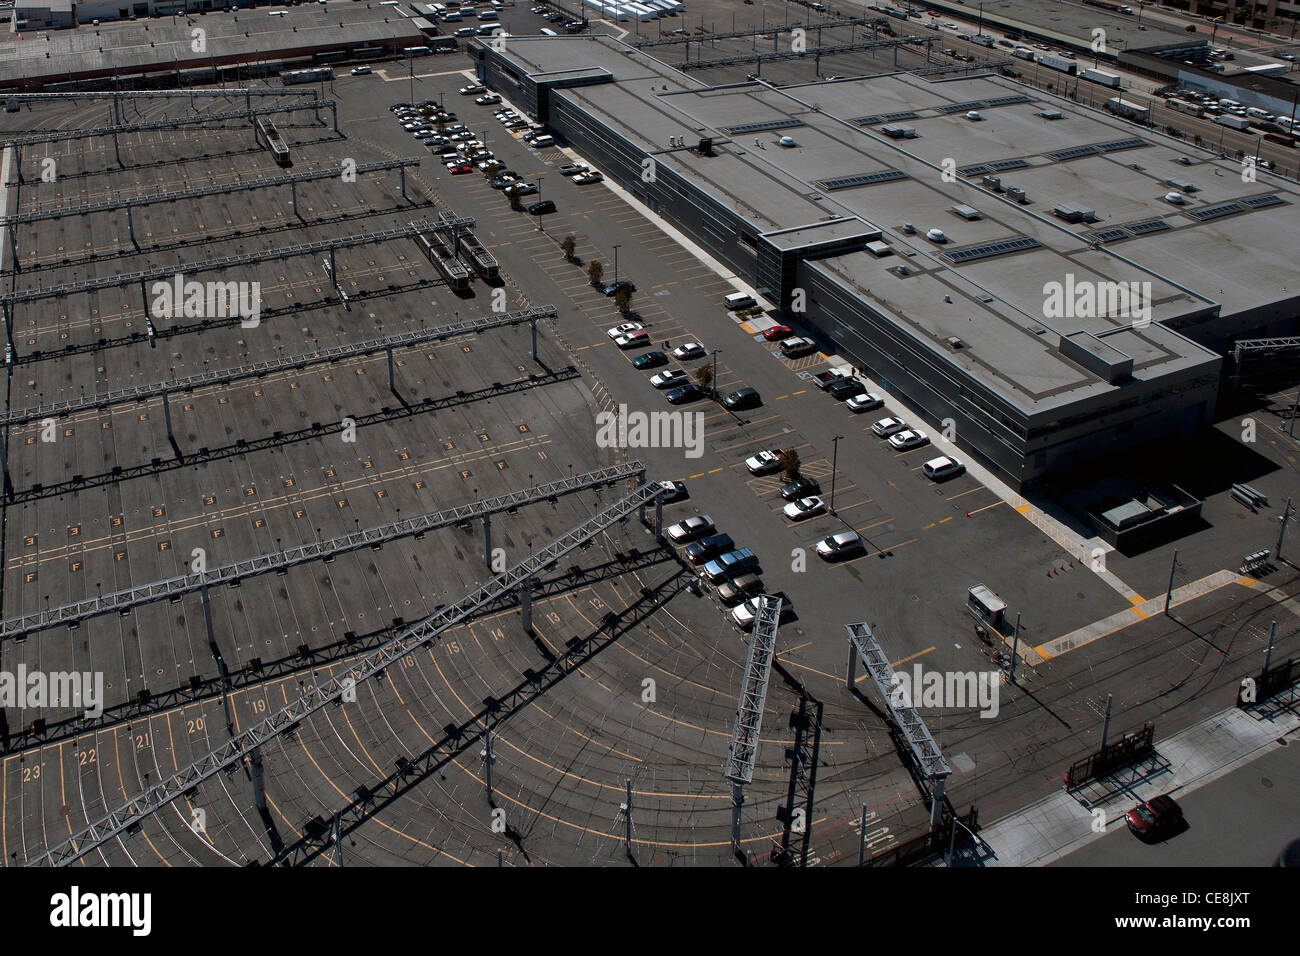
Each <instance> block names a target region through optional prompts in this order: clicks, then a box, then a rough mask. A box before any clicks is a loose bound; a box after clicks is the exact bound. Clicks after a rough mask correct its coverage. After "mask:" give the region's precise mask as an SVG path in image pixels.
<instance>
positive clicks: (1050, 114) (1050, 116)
mask: <svg viewBox="0 0 1300 956" xmlns="http://www.w3.org/2000/svg"><path fill="white" fill-rule="evenodd" d="M1038 115H1039V116H1041V117H1042V118H1043V119H1045V120H1059V119H1064V118H1065V116H1064V114H1062V113H1061V111H1060V110H1043V111H1042V112H1041V113H1039V114H1038Z"/></svg>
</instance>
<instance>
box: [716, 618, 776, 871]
mask: <svg viewBox="0 0 1300 956" xmlns="http://www.w3.org/2000/svg"><path fill="white" fill-rule="evenodd" d="M780 620H781V598H779V597H773V596H772V595H770V594H762V595H759V598H758V609H757V615H756V616H755V619H754V632H753V634H752V635H751V636H750V638H749V656H748V657H747V658H746V659H745V673H744V676H743V677H742V678H741V681H740V706H739V708H738V709H737V711H736V722H735V725H734V726H733V727H732V730H731V747H730V748H729V749H728V751H727V762H726V764H725V765H724V767H723V774H724V776H726V778H727V779H728V780H730V781H731V850H732V852H733V853H734V854H735V855H736V856H737V857H739V858H741V859H744V853H743V851H742V849H741V845H740V809H741V807H743V806H744V804H745V792H744V787H745V785H746V784H749V783H752V782H753V780H754V760H755V759H756V758H757V756H758V740H759V733H760V732H761V731H762V728H763V706H764V705H765V704H766V702H767V683H768V678H769V677H770V676H771V674H772V658H773V656H774V655H775V654H776V629H777V625H778V624H779V623H780Z"/></svg>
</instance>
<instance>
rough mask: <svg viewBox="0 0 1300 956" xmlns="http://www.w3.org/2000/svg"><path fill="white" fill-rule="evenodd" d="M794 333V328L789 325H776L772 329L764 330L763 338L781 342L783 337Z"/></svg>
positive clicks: (786, 337) (785, 337)
mask: <svg viewBox="0 0 1300 956" xmlns="http://www.w3.org/2000/svg"><path fill="white" fill-rule="evenodd" d="M793 334H794V329H792V328H790V326H788V325H774V326H772V327H771V328H770V329H764V330H763V338H764V339H766V340H767V341H769V342H779V341H781V340H782V339H788V338H789V337H790V336H791V335H793Z"/></svg>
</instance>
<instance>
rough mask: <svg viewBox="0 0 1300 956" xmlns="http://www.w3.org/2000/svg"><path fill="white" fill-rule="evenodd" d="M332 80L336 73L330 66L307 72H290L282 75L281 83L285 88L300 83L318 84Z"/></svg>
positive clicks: (307, 70)
mask: <svg viewBox="0 0 1300 956" xmlns="http://www.w3.org/2000/svg"><path fill="white" fill-rule="evenodd" d="M332 79H334V71H333V70H331V69H330V68H329V67H328V66H320V67H315V68H312V69H306V70H288V71H287V72H284V73H281V74H280V83H281V84H282V85H283V86H294V85H296V84H298V83H317V82H324V81H326V80H332Z"/></svg>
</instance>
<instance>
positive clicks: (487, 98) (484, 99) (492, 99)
mask: <svg viewBox="0 0 1300 956" xmlns="http://www.w3.org/2000/svg"><path fill="white" fill-rule="evenodd" d="M474 102H475V103H477V104H478V105H479V106H491V105H492V104H493V103H500V102H501V96H500V94H497V93H484V94H483V95H482V96H479V97H476V98H475V100H474Z"/></svg>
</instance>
